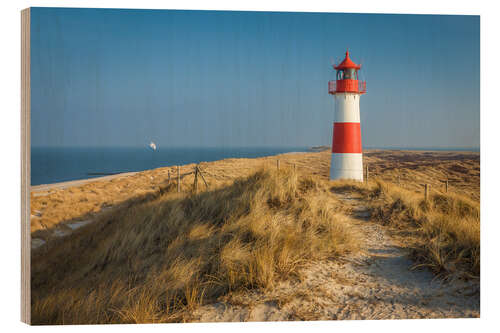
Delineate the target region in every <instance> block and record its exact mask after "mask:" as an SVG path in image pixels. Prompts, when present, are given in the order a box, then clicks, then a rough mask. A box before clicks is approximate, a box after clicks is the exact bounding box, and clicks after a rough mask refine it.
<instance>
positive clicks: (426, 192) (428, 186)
mask: <svg viewBox="0 0 500 333" xmlns="http://www.w3.org/2000/svg"><path fill="white" fill-rule="evenodd" d="M430 187H431V186H430V185H429V184H425V201H426V202H427V200H428V199H429V191H430Z"/></svg>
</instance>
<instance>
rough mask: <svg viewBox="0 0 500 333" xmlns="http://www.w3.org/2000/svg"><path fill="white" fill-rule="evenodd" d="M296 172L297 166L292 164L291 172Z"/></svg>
mask: <svg viewBox="0 0 500 333" xmlns="http://www.w3.org/2000/svg"><path fill="white" fill-rule="evenodd" d="M295 171H297V165H296V164H295V163H293V172H295Z"/></svg>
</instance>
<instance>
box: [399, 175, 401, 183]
mask: <svg viewBox="0 0 500 333" xmlns="http://www.w3.org/2000/svg"><path fill="white" fill-rule="evenodd" d="M398 185H401V176H400V175H398Z"/></svg>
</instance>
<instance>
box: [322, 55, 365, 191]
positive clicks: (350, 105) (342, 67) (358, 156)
mask: <svg viewBox="0 0 500 333" xmlns="http://www.w3.org/2000/svg"><path fill="white" fill-rule="evenodd" d="M333 68H334V69H335V70H336V80H335V81H330V82H328V93H329V94H332V95H333V96H334V98H335V115H334V123H333V140H332V162H331V166H330V179H331V180H333V179H354V180H359V181H363V153H362V147H361V124H360V117H359V99H360V97H361V95H362V94H364V93H365V92H366V82H365V81H360V80H358V71H359V70H360V69H361V65H357V64H355V63H354V62H353V61H352V60H351V59H350V58H349V51H347V52H346V53H345V59H344V60H343V61H342V62H341V63H340V64H338V65H334V66H333Z"/></svg>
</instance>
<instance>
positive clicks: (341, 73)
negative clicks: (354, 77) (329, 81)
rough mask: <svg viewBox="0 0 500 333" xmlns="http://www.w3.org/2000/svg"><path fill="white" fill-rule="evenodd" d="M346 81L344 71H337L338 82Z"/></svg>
mask: <svg viewBox="0 0 500 333" xmlns="http://www.w3.org/2000/svg"><path fill="white" fill-rule="evenodd" d="M343 79H344V70H343V69H341V70H338V71H337V80H343Z"/></svg>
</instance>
